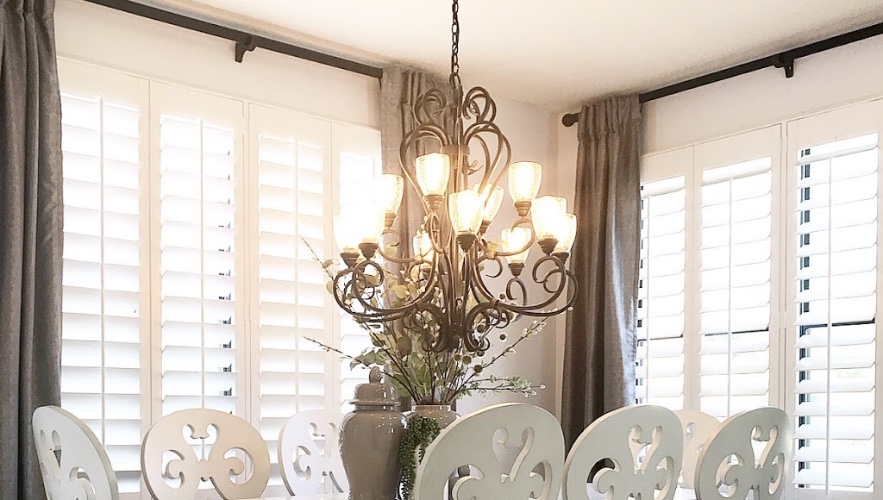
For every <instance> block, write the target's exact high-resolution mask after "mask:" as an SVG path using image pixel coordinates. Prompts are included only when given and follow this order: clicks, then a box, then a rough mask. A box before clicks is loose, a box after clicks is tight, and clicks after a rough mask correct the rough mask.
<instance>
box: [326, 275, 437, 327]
mask: <svg viewBox="0 0 883 500" xmlns="http://www.w3.org/2000/svg"><path fill="white" fill-rule="evenodd" d="M368 267H372V268H374V269H376V270H378V271H379V272H380V273H381V274H380V276H381V277H382V276H383V274H382V273H383V268H382V267H380V266H379V265H378V264H377V263H376V262H373V261H371V260H365V261H362V262H360V263H359V264H357V265H356V266H355V267H354V268H352V269H348V270H346V271H343V272H341V273H338V275H337V276H336V277H335V279H334V282H335V285H334V289H335V291H337V290H338V281H340V280H343V279H344V277H346V276H347V275H348V274H352V275H353V277H352V278H351V279H350V281H349V282H347V283H346V284H345V285H343V286H342V287H341V289H340V290H341V291H340V293H334V298H335V300H336V301H337V304H338V305H339V306H340V307H341V308H342V309H343V310H345V311H346V312H347V313H349V314H352V315H353V316H359V317H362V318H365V319H372V320H375V321H383V320H384V319H390V318H392V319H399V318H401V315H403V314H406V313H407V312H409V311H412V310H413V309H414V308H415V306H416V305H419V304H422V303H424V302H428V301H427V300H426V299H427V297H428V296H429V295H431V294H432V290H433V289H434V285H435V279H436V277H437V275H436V267H435V266H433V267H430V274H429V276H428V277H427V283H426V287H425V288H424V289H423V291H421V292H420V294H419V295H418V296H417V297H415V298H413V299H411V300H410V301H408V302H407V303H405V304H403V305H401V306H398V307H381V306H377V305H375V304H372V303H370V302H369V301H370V300H371V299H373V298H374V297H376V296H377V295H379V294H380V292H378V291H377V290H378V289H379V288H380V287H382V286H383V280H382V279H381V281H380V283H378V284H377V285H370V284H368V286H367V287H366V288H361V289H359V288H356V285H357V284H358V282H359V281H361V280H365V278H364V276H365V273H364V271H363V269H366V268H368ZM357 280H359V281H357ZM365 282H366V283H367V280H365ZM368 289H370V296H369V297H368V298H367V299H366V298H365V297H363V296H362V293H357V292H359V291H365V290H368ZM347 290H352V291H353V292H352V293H351V294H350V295H351V296H352V297H354V298H355V299H356V300H357V301H358V302H359V304H360V305H361V306H362V307H363V308H364V309H365V310H366V311H368V312H360V311H357V310H355V309H353V308H352V306H350V305H347V304H346V303H345V300H344V297H346V296H347V295H348V294H347Z"/></svg>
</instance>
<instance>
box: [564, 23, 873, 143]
mask: <svg viewBox="0 0 883 500" xmlns="http://www.w3.org/2000/svg"><path fill="white" fill-rule="evenodd" d="M877 35H883V23H878V24H874V25H871V26H868V27H866V28H862V29H858V30H855V31H850V32H849V33H844V34H842V35H837V36H832V37H831V38H826V39H824V40H820V41H818V42H814V43H810V44H807V45H804V46H802V47H797V48H796V49H791V50H786V51H785V52H780V53H778V54H774V55H771V56H767V57H764V58H761V59H757V60H754V61H751V62H747V63H743V64H739V65H736V66H733V67H730V68H726V69H722V70H720V71H715V72H714V73H709V74H707V75H703V76H700V77H697V78H691V79H689V80H685V81H683V82H679V83H675V84H673V85H668V86H666V87H662V88H659V89H656V90H651V91H649V92H644V93H643V94H639V95H638V100H639V101H640V102H641V103H642V104H643V103H645V102H649V101H653V100H655V99H660V98H663V97H668V96H670V95H674V94H679V93H681V92H686V91H687V90H692V89H695V88H699V87H703V86H705V85H710V84H712V83H716V82H719V81H721V80H727V79H729V78H734V77H737V76H740V75H744V74H747V73H751V72H754V71H757V70H761V69H764V68H769V67H774V68H781V69H783V70H785V78H791V77H792V76H794V61H796V60H797V59H800V58H801V57H806V56H810V55H813V54H818V53H819V52H824V51H826V50H830V49H833V48H837V47H842V46H843V45H848V44H850V43H853V42H858V41H861V40H864V39H866V38H871V37H874V36H877ZM577 121H579V113H568V114H566V115H564V116H563V117H562V118H561V123H562V124H563V125H564V126H565V127H570V126H572V125H573V124H575V123H576V122H577Z"/></svg>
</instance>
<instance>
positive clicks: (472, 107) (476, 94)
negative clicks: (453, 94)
mask: <svg viewBox="0 0 883 500" xmlns="http://www.w3.org/2000/svg"><path fill="white" fill-rule="evenodd" d="M479 101H484V106H482V105H481V104H480V103H479ZM463 117H464V118H473V117H474V118H475V121H476V122H493V121H494V119H496V117H497V103H496V102H495V101H494V98H493V97H491V93H490V92H488V91H487V89H486V88H484V87H481V86H476V87H472V88H471V89H469V91H468V92H466V95H465V96H463Z"/></svg>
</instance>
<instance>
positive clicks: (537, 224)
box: [530, 196, 567, 255]
mask: <svg viewBox="0 0 883 500" xmlns="http://www.w3.org/2000/svg"><path fill="white" fill-rule="evenodd" d="M530 213H531V220H532V221H533V228H534V231H535V232H536V234H537V242H538V243H539V244H540V247H541V248H542V249H543V252H545V253H546V254H547V255H548V254H550V253H552V251H553V250H555V245H556V244H558V235H559V231H560V229H561V225H562V224H563V223H564V215H565V214H566V213H567V200H566V199H564V198H561V197H558V196H542V197H540V198H537V199H535V200H534V201H533V206H532V207H531V209H530Z"/></svg>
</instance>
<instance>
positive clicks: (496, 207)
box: [473, 184, 504, 222]
mask: <svg viewBox="0 0 883 500" xmlns="http://www.w3.org/2000/svg"><path fill="white" fill-rule="evenodd" d="M473 189H475V191H476V192H478V190H479V189H478V184H476V185H475V187H474V188H473ZM503 194H504V193H503V188H501V187H500V186H494V187H493V188H492V187H491V186H490V185H488V186H486V187H485V188H484V190H483V191H482V192H481V199H482V201H483V202H484V210H482V214H481V220H482V221H485V222H491V221H493V220H494V217H496V216H497V212H499V211H500V206H501V205H502V204H503Z"/></svg>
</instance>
